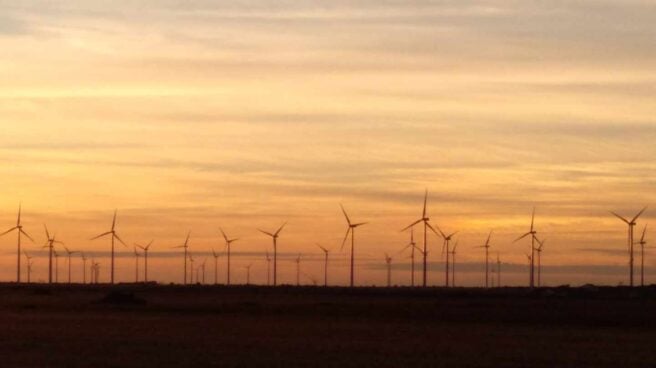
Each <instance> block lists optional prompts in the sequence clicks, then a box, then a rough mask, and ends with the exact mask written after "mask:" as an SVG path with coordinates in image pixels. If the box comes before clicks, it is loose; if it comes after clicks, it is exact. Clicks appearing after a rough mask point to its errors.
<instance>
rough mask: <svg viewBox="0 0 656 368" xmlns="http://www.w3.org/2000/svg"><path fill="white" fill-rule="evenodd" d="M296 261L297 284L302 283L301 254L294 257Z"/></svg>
mask: <svg viewBox="0 0 656 368" xmlns="http://www.w3.org/2000/svg"><path fill="white" fill-rule="evenodd" d="M294 263H296V286H300V285H301V254H300V253H299V254H298V257H296V259H294Z"/></svg>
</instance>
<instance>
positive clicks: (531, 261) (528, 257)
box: [526, 254, 533, 278]
mask: <svg viewBox="0 0 656 368" xmlns="http://www.w3.org/2000/svg"><path fill="white" fill-rule="evenodd" d="M526 258H527V259H528V266H529V267H530V271H533V257H532V256H531V255H530V254H527V255H526ZM530 276H532V275H531V273H530V272H529V278H530Z"/></svg>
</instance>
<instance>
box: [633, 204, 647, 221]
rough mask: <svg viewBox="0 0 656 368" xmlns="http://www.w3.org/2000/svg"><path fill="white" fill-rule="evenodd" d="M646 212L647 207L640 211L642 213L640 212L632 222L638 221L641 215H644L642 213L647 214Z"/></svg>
mask: <svg viewBox="0 0 656 368" xmlns="http://www.w3.org/2000/svg"><path fill="white" fill-rule="evenodd" d="M645 210H647V207H645V208H643V209H642V210H640V212H638V214H637V215H635V217H634V218H633V220H631V222H635V221H636V220H637V219H638V217H640V215H642V213H643V212H645Z"/></svg>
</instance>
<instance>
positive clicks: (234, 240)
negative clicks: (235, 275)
mask: <svg viewBox="0 0 656 368" xmlns="http://www.w3.org/2000/svg"><path fill="white" fill-rule="evenodd" d="M220 230H221V234H222V235H223V239H224V240H225V246H226V251H227V255H228V277H227V279H226V285H230V248H231V246H232V243H234V242H236V241H237V240H239V238H235V239H229V238H228V236H227V235H226V233H225V232H224V231H223V229H220Z"/></svg>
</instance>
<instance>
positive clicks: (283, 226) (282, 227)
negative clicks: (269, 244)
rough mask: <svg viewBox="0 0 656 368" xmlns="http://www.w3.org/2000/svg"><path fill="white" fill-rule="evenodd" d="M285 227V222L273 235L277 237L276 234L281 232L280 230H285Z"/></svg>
mask: <svg viewBox="0 0 656 368" xmlns="http://www.w3.org/2000/svg"><path fill="white" fill-rule="evenodd" d="M285 225H287V222H285V223H284V224H282V225H281V226H280V228H279V229H278V231H276V232H275V233H274V234H273V235H275V236H278V234H280V232H281V231H282V229H284V228H285Z"/></svg>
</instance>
